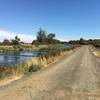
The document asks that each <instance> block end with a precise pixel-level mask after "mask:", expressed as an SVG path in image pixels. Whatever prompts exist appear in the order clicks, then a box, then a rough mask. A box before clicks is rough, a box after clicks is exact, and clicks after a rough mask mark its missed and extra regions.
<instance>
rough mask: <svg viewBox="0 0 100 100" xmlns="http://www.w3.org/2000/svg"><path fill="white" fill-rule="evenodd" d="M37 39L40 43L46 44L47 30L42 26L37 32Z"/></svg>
mask: <svg viewBox="0 0 100 100" xmlns="http://www.w3.org/2000/svg"><path fill="white" fill-rule="evenodd" d="M37 41H38V43H40V44H45V42H46V32H45V31H44V30H42V29H41V28H40V29H39V31H38V32H37Z"/></svg>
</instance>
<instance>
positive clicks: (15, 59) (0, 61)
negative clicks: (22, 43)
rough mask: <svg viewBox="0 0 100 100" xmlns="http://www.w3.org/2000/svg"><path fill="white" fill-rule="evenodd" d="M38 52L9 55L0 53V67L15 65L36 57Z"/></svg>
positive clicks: (12, 53)
mask: <svg viewBox="0 0 100 100" xmlns="http://www.w3.org/2000/svg"><path fill="white" fill-rule="evenodd" d="M38 54H39V52H36V51H22V52H11V53H0V65H7V64H17V63H20V62H24V61H26V60H29V59H31V58H32V57H37V56H38Z"/></svg>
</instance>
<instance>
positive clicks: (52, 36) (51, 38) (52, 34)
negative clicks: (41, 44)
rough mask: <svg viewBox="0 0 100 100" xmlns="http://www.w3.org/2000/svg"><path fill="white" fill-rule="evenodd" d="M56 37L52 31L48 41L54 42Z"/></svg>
mask: <svg viewBox="0 0 100 100" xmlns="http://www.w3.org/2000/svg"><path fill="white" fill-rule="evenodd" d="M54 38H55V34H54V33H50V34H48V35H47V42H48V43H50V44H51V43H54Z"/></svg>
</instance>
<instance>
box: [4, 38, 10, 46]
mask: <svg viewBox="0 0 100 100" xmlns="http://www.w3.org/2000/svg"><path fill="white" fill-rule="evenodd" d="M2 44H3V45H10V44H11V42H10V41H9V40H8V39H4V41H3V42H2Z"/></svg>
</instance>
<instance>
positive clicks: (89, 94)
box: [0, 46, 100, 100]
mask: <svg viewBox="0 0 100 100" xmlns="http://www.w3.org/2000/svg"><path fill="white" fill-rule="evenodd" d="M99 67H100V64H99V62H98V60H97V59H96V58H95V57H94V56H93V55H92V52H91V51H90V47H89V46H83V47H81V48H80V49H79V50H77V51H76V52H75V53H73V54H72V55H70V56H69V57H68V58H66V59H63V60H61V61H59V62H57V63H55V64H53V65H50V66H49V67H48V68H46V69H43V70H41V71H39V72H37V73H34V74H33V75H32V76H30V77H25V78H22V79H20V80H18V81H16V82H13V83H11V84H9V85H6V86H4V87H0V100H100V68H99Z"/></svg>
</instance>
